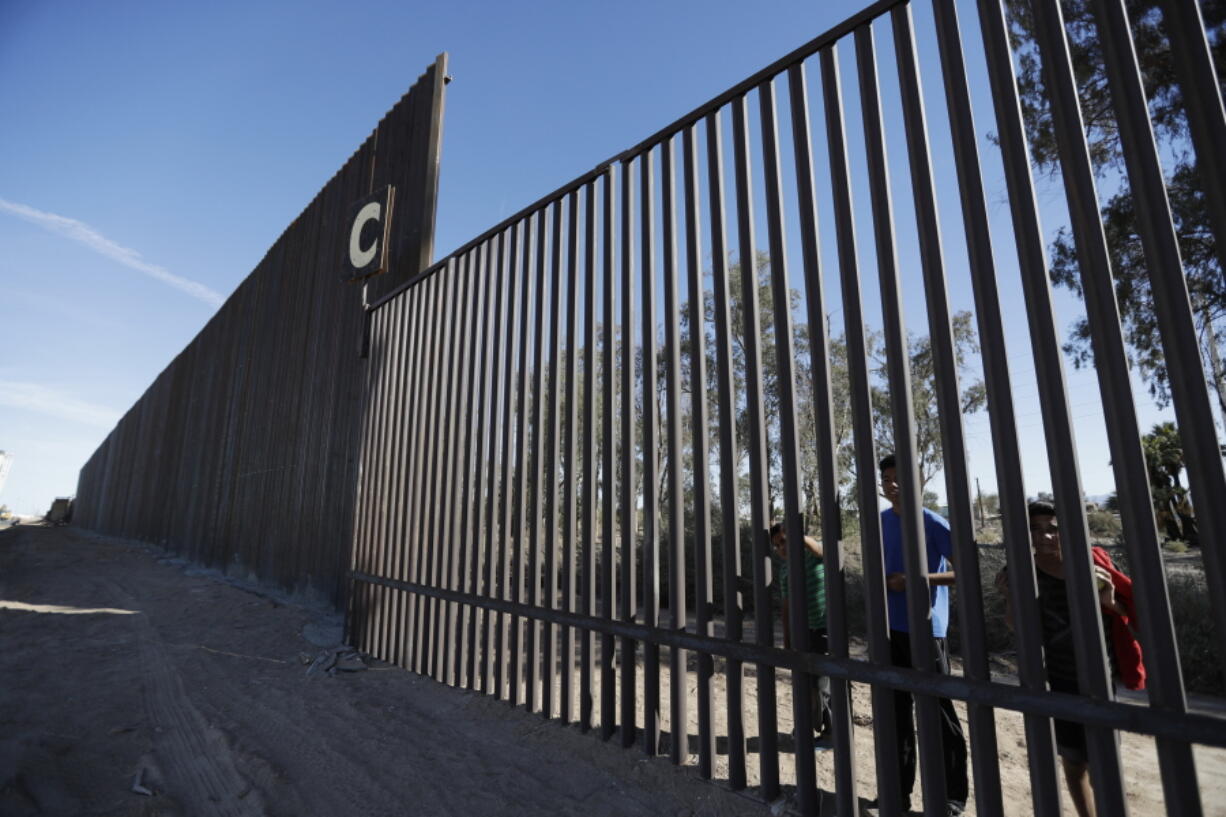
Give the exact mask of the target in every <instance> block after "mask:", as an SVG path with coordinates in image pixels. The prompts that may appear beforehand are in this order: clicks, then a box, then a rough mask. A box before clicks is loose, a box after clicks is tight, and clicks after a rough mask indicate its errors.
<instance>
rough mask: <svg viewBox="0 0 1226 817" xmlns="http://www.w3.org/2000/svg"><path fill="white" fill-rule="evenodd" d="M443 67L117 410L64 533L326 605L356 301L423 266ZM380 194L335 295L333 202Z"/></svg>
mask: <svg viewBox="0 0 1226 817" xmlns="http://www.w3.org/2000/svg"><path fill="white" fill-rule="evenodd" d="M446 63H447V57H446V54H442V55H440V56H439V57H438V58H437V59H436V61H435V62H434V64H433V65H431V66H430V67H429V68H428V69H427V70H426V71H425V73H423V74H422V75H421V76H420V77H418V79H417V81H416V82H415V83H414V85H413V86H412V87H411V88H410V89H409V91H408V92H407V93H406V94H405V95H404V96H403V97H402V98H401V99H400V101H399V102H398V103H397V104H396V105H395V106H394V107H393V108H392V109H391V110H390V111H388V113H387V114H386V115H385V116H384V117H383V119H382V120H381V121H380V122H379V124H378V126H377V127H376V128H375V130H374V131H373V132H372V133H371V135H370V136H369V137H368V138H367V139H366V141H365V142H363V143H362V146H361V147H360V148H358V150H357V151H356V152H355V153H354V154H353V155H352V156H351V157H350V158H349V160H348V161H347V162H346V163H345V165H344V166H343V167H342V168H341V169H340V171H339V172H337V174H336V175H335V176H333V177H332V179H331V180H330V181H329V182H328V183H327V184H326V185H325V186H324V187H323V189H322V190H320V192H319V193H318V194H317V195H316V196H315V199H314V200H313V201H312V202H311V203H310V204H309V205H308V206H307V207H306V209H304V210H303V211H302V213H301V214H300V215H299V216H298V218H296V219H295V220H294V222H293V223H292V224H290V226H289V227H288V228H287V229H286V231H285V232H284V233H283V234H282V235H281V237H280V238H279V239H278V240H277V242H276V243H275V244H273V246H272V248H271V249H270V250H269V251H268V253H267V255H265V257H264V259H263V260H262V261H261V262H260V264H259V265H258V266H257V267H256V268H255V270H254V271H252V272H251V274H250V275H248V276H247V278H246V279H245V280H244V281H243V282H242V283H241V284H239V286H238V288H237V289H235V291H234V292H233V293H232V294H231V295H230V297H229V298H228V299H227V300H226V302H225V304H224V305H223V306H222V307H221V308H220V309H219V310H218V311H217V313H216V314H215V315H214V316H213V317H212V319H210V320H209V322H208V323H207V324H206V325H205V327H204V328H203V329H202V330H201V331H200V333H199V334H198V335H197V336H196V337H195V338H194V339H193V340H192V342H191V343H189V344H188V345H187V347H186V348H185V349H184V350H183V351H182V352H180V353H179V355H178V356H177V357H176V358H175V359H174V360H173V361H172V362H171V364H170V365H169V366H167V367H166V369H165V370H163V371H162V373H161V374H160V375H158V377H157V379H156V380H155V381H154V382H153V384H152V385H150V386H149V388H148V389H147V390H146V391H145V393H144V395H142V396H141V398H140V399H139V400H137V401H136V403H135V404H134V405H133V406H132V407H131V408H130V409H128V411H127V413H126V414H124V416H123V418H122V419H121V420H120V421H119V423H118V424H117V425H116V426H115V428H114V430H113V431H111V433H110V434H109V435H108V436H107V438H106V440H105V441H104V442H103V443H102V445H100V446H99V447H98V450H97V451H95V452H94V454H93V456H91V457H90V459H89V461H88V462H87V463H86V464H85V466H84V467H83V468H82V469H81V474H80V478H79V482H78V485H77V498H76V507H75V510H74V522H75V524H77V525H79V526H81V527H83V528H87V529H90V530H94V531H98V532H100V533H104V534H109V535H115V536H123V537H128V538H132V539H137V540H141V541H145V542H152V543H155V544H158V545H161V546H163V547H165V548H167V549H168V550H170V551H172V552H174V553H177V554H180V555H182V556H184V557H186V558H188V559H190V560H191V561H194V562H197V563H200V564H203V565H207V566H209V567H216V568H222V569H224V570H225V571H226V572H228V573H232V574H237V575H241V576H243V577H245V578H251V579H255V580H257V581H259V582H262V583H266V584H270V585H277V586H280V587H282V588H283V589H286V590H290V591H293V592H297V593H303V594H306V595H310V596H316V597H324V598H327V599H328V600H329V601H331V602H332V603H339V600H340V593H341V590H342V584H341V580H342V576H343V572H344V570H345V568H346V567H347V564H346V559H347V557H348V549H349V540H350V536H351V531H352V524H353V502H354V485H355V483H356V470H357V467H358V463H357V450H358V436H359V431H360V429H359V424H360V417H361V396H362V384H363V379H364V377H365V361H364V360H362V359H361V357H360V351H361V343H362V340H363V327H364V320H365V313H364V309H363V307H364V304H365V302H366V301H367V300H369V299H374V298H378V297H380V295H381V294H382V293H384V292H386V291H388V290H390V289H391V288H394V287H395V286H396V285H398V284H400V283H403V282H404V281H406V280H408V279H409V278H411V277H412V276H413V275H414V274H416V273H418V272H419V271H420V270H422V269H424V268H425V267H426V266H427V265H428V264H429V263H430V260H431V256H432V253H433V249H434V248H433V239H434V219H435V210H436V201H437V191H438V163H439V157H440V145H441V138H442V127H441V124H442V113H443V96H444V94H443V88H444V85H445V76H446ZM387 184H391V185H394V186H395V187H396V191H397V195H396V199H397V201H396V206H395V212H394V215H393V228H394V231H395V232H394V234H393V238H392V240H391V242H390V244H391V254H390V261H389V271H388V272H387V273H385V274H383V275H380V276H377V277H375V278H372V279H370V280H369V281H368V283H367V284H366V285H365V287H363V285H353V284H345V283H342V282H341V276H340V261H341V259H342V250H343V242H344V241H346V240H347V236H348V230H347V226H348V225H347V218H348V211H349V208H350V206H351V205H352V204H353V202H355V201H356V200H358V199H360V198H361V197H362V196H364V195H366V194H368V193H370V192H371V191H373V190H376V189H379V188H381V187H383V186H384V185H387ZM364 288H365V292H364V291H363V290H364Z"/></svg>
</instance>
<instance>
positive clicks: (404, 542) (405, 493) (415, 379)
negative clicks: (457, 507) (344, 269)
mask: <svg viewBox="0 0 1226 817" xmlns="http://www.w3.org/2000/svg"><path fill="white" fill-rule="evenodd" d="M421 294H422V293H421V291H419V290H417V291H413V292H409V293H406V304H407V305H408V308H409V323H408V330H407V335H408V343H409V348H408V355H407V357H408V374H409V377H408V389H407V391H406V394H405V405H417V401H418V395H419V393H421V389H422V366H421V359H422V346H423V345H424V342H425V335H424V334H423V332H422V329H421V323H422V319H421V315H422V305H421V304H422V297H421ZM401 415H402V427H403V429H405V433H403V435H402V445H403V449H405V451H403V453H405V459H403V464H402V466H401V469H402V471H403V477H405V480H403V483H402V485H401V487H400V488H398V494H400V496H401V510H400V513H398V516H400V519H398V525H400V531H401V532H400V535H398V537H397V542H398V546H397V550H398V551H400V559H398V564H397V567H396V577H397V578H403V579H406V580H407V578H408V572H409V569H411V567H412V556H413V537H412V523H413V516H412V514H413V509H412V497H413V494H412V487H413V483H412V480H413V461H414V456H416V455H417V450H418V447H419V442H418V439H417V426H418V423H417V422H416V421H417V420H418V418H417V416H416V412H411V411H402V412H401ZM412 610H413V596H412V594H406V595H405V599H403V608H402V611H401V622H402V626H401V634H400V639H398V644H397V650H396V653H397V654H396V664H397V665H400V666H403V667H407V666H408V656H409V649H411V648H412V623H413V619H412Z"/></svg>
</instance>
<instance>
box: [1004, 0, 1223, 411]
mask: <svg viewBox="0 0 1226 817" xmlns="http://www.w3.org/2000/svg"><path fill="white" fill-rule="evenodd" d="M1160 5H1161V4H1160V2H1159V0H1125V6H1126V8H1127V11H1128V17H1129V21H1130V23H1131V25H1132V31H1133V40H1134V47H1135V51H1136V54H1137V59H1138V63H1139V67H1140V70H1141V77H1142V81H1143V83H1144V87H1145V92H1146V98H1147V99H1148V100H1149V109H1150V118H1151V121H1152V123H1153V129H1154V134H1155V136H1156V138H1157V139H1158V140H1159V143H1160V146H1161V148H1162V150H1163V151H1164V154H1165V155H1167V156H1169V157H1173V158H1172V159H1171V165H1170V166H1171V171H1170V175H1169V177H1168V179H1167V195H1168V197H1169V200H1170V205H1171V211H1172V215H1173V218H1174V221H1175V229H1176V233H1177V235H1178V237H1179V245H1180V253H1181V255H1182V258H1183V263H1184V272H1185V275H1186V278H1187V285H1188V291H1189V296H1190V298H1191V303H1192V310H1193V315H1194V318H1195V322H1196V328H1197V333H1198V339H1199V342H1200V349H1201V354H1202V356H1203V358H1204V361H1203V362H1204V368H1205V370H1206V371H1207V372H1208V374H1209V379H1210V383H1211V385H1212V387H1213V388H1214V391H1215V393H1216V394H1217V399H1218V403H1219V405H1220V406H1221V408H1222V410H1223V412H1224V413H1226V364H1224V362H1223V358H1224V357H1226V354H1224V352H1223V349H1224V347H1226V284H1224V282H1223V271H1222V269H1221V266H1220V263H1219V261H1218V254H1217V247H1216V242H1215V238H1214V235H1213V232H1212V229H1211V227H1210V223H1209V214H1208V208H1207V207H1206V204H1205V196H1204V188H1203V183H1204V181H1205V180H1204V178H1203V176H1202V174H1201V173H1200V172H1199V169H1198V166H1197V162H1196V158H1195V155H1194V154H1193V153H1192V152H1191V150H1190V143H1189V140H1188V130H1187V122H1186V120H1185V118H1184V113H1183V94H1182V91H1181V89H1180V86H1179V82H1178V79H1177V76H1176V73H1175V68H1174V65H1173V62H1172V60H1171V53H1170V43H1169V42H1168V40H1167V38H1166V34H1165V31H1164V29H1163V25H1162V15H1161V12H1160ZM1006 7H1007V10H1008V13H1009V22H1010V36H1011V38H1012V41H1013V45H1014V49H1015V51H1016V53H1017V66H1018V72H1017V76H1018V90H1019V93H1020V96H1021V103H1022V113H1023V117H1024V119H1025V123H1026V129H1027V136H1028V137H1029V141H1030V148H1031V154H1032V157H1033V160H1034V162H1035V164H1036V165H1037V166H1038V168H1039V169H1040V171H1042V172H1045V173H1048V174H1050V175H1052V176H1054V175H1055V174H1056V173H1057V172H1058V171H1059V156H1058V153H1057V149H1056V138H1055V129H1054V125H1053V121H1052V116H1051V109H1050V105H1049V102H1048V98H1047V95H1046V93H1045V91H1044V87H1043V75H1042V62H1041V60H1040V57H1039V53H1038V49H1037V47H1036V45H1035V42H1034V24H1033V20H1032V18H1031V16H1030V11H1029V3H1028V2H1026V0H1006ZM1061 8H1062V10H1063V12H1064V19H1065V28H1066V32H1067V34H1068V43H1069V51H1070V56H1071V57H1072V64H1073V66H1074V73H1075V80H1076V83H1077V88H1078V93H1079V96H1080V99H1081V108H1082V118H1083V121H1084V124H1085V130H1086V138H1087V143H1088V145H1089V149H1090V156H1091V159H1092V161H1093V162H1094V166H1095V169H1096V171H1097V172H1098V173H1099V175H1100V178H1107V177H1110V178H1112V179H1117V180H1118V183H1119V186H1118V189H1116V190H1115V192H1114V194H1113V195H1111V196H1110V197H1109V198H1108V200H1107V202H1106V204H1105V205H1104V206H1103V207H1102V213H1101V214H1102V219H1103V226H1104V229H1105V231H1106V235H1107V241H1108V247H1109V250H1110V254H1111V262H1112V269H1113V271H1114V273H1115V290H1116V301H1117V303H1118V305H1119V310H1120V318H1121V321H1122V324H1123V329H1124V334H1125V339H1126V341H1127V343H1128V346H1129V351H1130V358H1131V360H1130V362H1131V363H1132V365H1133V366H1135V367H1136V369H1137V371H1138V372H1139V373H1140V374H1141V376H1142V378H1143V379H1144V381H1145V383H1146V385H1147V387H1148V388H1149V391H1150V393H1151V395H1152V396H1153V397H1154V399H1155V400H1156V401H1157V402H1158V403H1159V405H1166V404H1167V403H1169V401H1170V390H1169V374H1168V372H1167V367H1166V360H1165V357H1164V354H1163V349H1162V343H1161V336H1160V334H1159V332H1158V331H1157V319H1156V316H1155V311H1154V303H1153V293H1152V291H1151V289H1150V280H1149V276H1148V274H1147V270H1146V260H1145V256H1144V252H1143V251H1142V247H1141V241H1140V235H1139V233H1138V229H1137V213H1136V209H1135V208H1136V203H1135V200H1134V198H1133V196H1132V194H1131V191H1130V190H1129V188H1128V184H1127V180H1126V178H1125V177H1124V173H1123V169H1124V165H1123V153H1122V147H1121V143H1120V139H1119V125H1118V123H1117V122H1116V119H1115V113H1114V109H1113V108H1112V103H1111V96H1110V89H1109V87H1108V84H1107V77H1106V69H1105V67H1104V61H1103V58H1102V53H1101V45H1100V43H1099V40H1098V33H1097V28H1096V26H1095V21H1094V15H1093V13H1092V11H1091V4H1090V3H1089V1H1088V0H1065V1H1064V2H1063V3H1062V4H1061ZM1200 8H1201V14H1202V17H1203V19H1204V22H1205V27H1206V30H1207V32H1208V35H1209V43H1210V47H1211V51H1212V54H1213V59H1214V62H1215V64H1216V67H1217V74H1218V77H1226V45H1224V44H1226V2H1223V0H1205V1H1204V2H1202V3H1201V4H1200ZM1051 276H1052V280H1053V282H1054V283H1056V284H1057V285H1059V286H1063V287H1067V288H1068V289H1070V290H1072V291H1074V292H1076V293H1077V294H1078V295H1081V294H1082V293H1081V279H1080V272H1079V269H1078V265H1077V256H1076V250H1075V247H1074V243H1073V239H1072V236H1071V234H1070V233H1069V231H1068V230H1067V229H1062V230H1060V232H1059V233H1058V234H1057V236H1056V238H1055V240H1054V242H1053V244H1052V247H1051ZM1065 350H1066V352H1068V353H1069V354H1070V355H1071V356H1072V358H1073V361H1074V364H1075V365H1077V366H1079V367H1080V366H1084V365H1087V364H1088V365H1092V364H1093V351H1092V349H1091V346H1090V333H1089V325H1088V324H1087V322H1086V321H1085V319H1081V320H1079V321H1077V322H1075V323H1074V325H1073V326H1072V328H1071V330H1070V334H1069V338H1068V341H1067V343H1066V345H1065Z"/></svg>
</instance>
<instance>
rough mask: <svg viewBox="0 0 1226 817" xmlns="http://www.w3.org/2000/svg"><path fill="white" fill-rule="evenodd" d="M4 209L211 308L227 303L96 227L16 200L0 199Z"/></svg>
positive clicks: (0, 204)
mask: <svg viewBox="0 0 1226 817" xmlns="http://www.w3.org/2000/svg"><path fill="white" fill-rule="evenodd" d="M0 210H4V211H5V212H8V213H12V214H13V215H15V216H17V217H18V218H22V219H25V220H26V221H29V222H32V223H34V224H37V225H38V226H40V227H42V228H44V229H46V230H50V231H51V232H53V233H59V234H60V235H62V236H64V237H65V238H71V239H72V240H73V241H76V242H78V243H80V244H84V245H85V246H87V247H89V248H90V249H91V250H93V251H94V252H96V253H98V254H99V255H105V256H106V257H107V258H110V259H111V260H113V261H118V262H119V263H120V264H123V265H124V266H125V267H130V268H132V269H134V270H136V271H137V272H143V273H144V274H145V275H148V276H149V277H150V278H154V279H156V280H158V281H161V282H162V283H163V284H169V285H170V286H172V287H174V288H175V289H178V290H180V291H182V292H185V293H187V294H188V295H190V296H192V297H193V298H198V299H199V300H201V301H204V302H205V303H207V304H209V305H210V306H221V305H222V303H223V302H224V301H225V299H224V298H223V297H221V295H220V294H218V293H217V292H215V291H213V290H212V289H209V288H208V287H206V286H205V285H204V284H201V283H197V282H196V281H192V280H190V279H188V278H184V277H182V276H180V275H175V274H174V273H173V272H171V271H170V270H168V269H166V268H165V267H160V266H158V265H157V264H150V263H149V262H148V261H146V260H145V259H144V258H142V257H141V254H140V253H138V252H137V251H136V250H131V249H128V248H127V247H123V246H120V245H119V244H116V243H115V242H114V241H111V239H109V238H107V237H106V236H104V235H103V234H102V233H100V232H98V231H97V230H95V229H94V228H93V227H90V226H89V225H88V224H85V223H83V222H80V221H77V220H76V219H73V218H66V217H64V216H57V215H56V214H55V213H45V212H43V211H42V210H36V209H34V208H33V207H29V206H27V205H25V204H18V203H17V202H15V201H8V200H6V199H2V198H0Z"/></svg>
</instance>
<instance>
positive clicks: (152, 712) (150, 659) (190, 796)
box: [106, 580, 264, 817]
mask: <svg viewBox="0 0 1226 817" xmlns="http://www.w3.org/2000/svg"><path fill="white" fill-rule="evenodd" d="M106 585H107V589H108V591H109V593H110V595H111V596H112V597H113V598H115V600H116V602H117V603H118V605H122V606H126V607H128V608H131V609H139V606H138V605H139V602H138V600H137V599H136V598H135V597H133V596H132V595H131V594H129V593H128V592H127V591H125V590H124V589H123V588H122V587H121V586H120V585H119V584H118V583H116V582H114V581H111V580H106ZM128 618H129V620H130V621H131V622H132V627H133V629H134V631H135V634H136V637H137V639H136V640H137V647H138V651H139V658H140V669H141V678H142V680H143V682H144V692H145V696H144V697H145V710H146V713H147V715H148V717H149V722H150V728H151V729H152V733H153V734H152V738H153V750H154V757H155V758H156V760H157V762H158V766H159V771H160V772H161V777H162V778H163V781H162V782H163V783H164V785H166V786H167V787H168V788H169V789H170V790H171V794H173V795H174V796H176V798H178V799H181V800H182V801H183V802H186V803H209V804H210V805H209V808H208V812H209V813H210V814H215V815H219V817H258V816H259V815H262V814H264V803H263V798H262V797H261V796H260V794H259V793H258V792H257V791H254V790H253V788H252V786H251V785H250V784H249V783H248V781H247V780H246V779H245V778H244V777H243V775H242V774H241V773H240V772H239V771H238V766H237V764H236V763H235V758H234V754H233V752H232V751H231V749H230V745H229V741H228V740H227V739H226V736H225V734H224V733H222V732H221V730H219V729H217V728H215V727H213V726H212V725H210V724H209V723H208V722H207V721H206V720H205V719H204V717H203V716H202V715H201V714H200V712H199V710H197V709H196V707H195V705H194V704H193V703H192V700H191V697H190V696H189V695H188V691H187V686H186V684H185V683H184V682H183V678H182V676H181V675H180V674H179V672H178V671H177V670H176V669H175V665H174V661H173V660H172V659H171V657H170V655H169V654H168V653H167V651H166V650H165V649H164V648H163V647H162V644H161V640H160V639H159V637H158V633H157V630H156V629H155V628H154V626H153V622H151V621H150V620H149V617H148V616H147V615H144V614H140V615H134V616H129V617H128Z"/></svg>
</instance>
